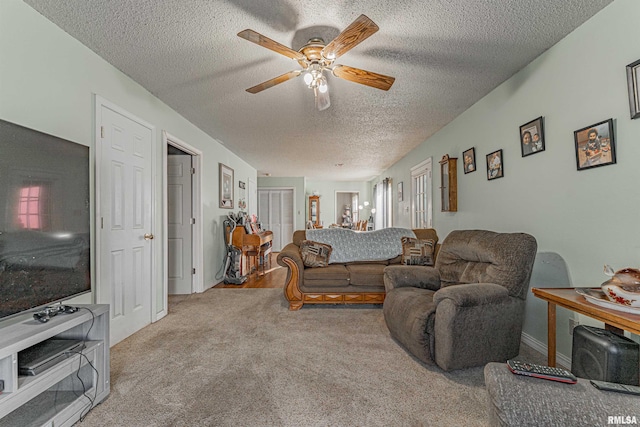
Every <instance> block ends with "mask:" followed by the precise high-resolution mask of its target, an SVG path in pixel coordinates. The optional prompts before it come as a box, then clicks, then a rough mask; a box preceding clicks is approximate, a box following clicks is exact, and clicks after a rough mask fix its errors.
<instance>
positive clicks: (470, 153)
mask: <svg viewBox="0 0 640 427" xmlns="http://www.w3.org/2000/svg"><path fill="white" fill-rule="evenodd" d="M462 160H463V161H464V173H465V174H467V173H470V172H475V171H476V148H475V147H471V148H469V149H468V150H465V151H463V152H462Z"/></svg>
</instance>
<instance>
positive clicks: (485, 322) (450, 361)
mask: <svg viewBox="0 0 640 427" xmlns="http://www.w3.org/2000/svg"><path fill="white" fill-rule="evenodd" d="M536 249H537V243H536V240H535V238H534V237H533V236H531V235H529V234H525V233H495V232H492V231H486V230H458V231H452V232H451V233H450V234H449V235H448V236H447V238H446V239H445V240H444V242H443V243H442V246H441V247H440V250H439V252H438V257H437V259H436V263H435V266H433V267H425V266H414V265H393V266H388V267H386V268H385V271H384V284H385V289H386V293H387V295H386V298H385V301H384V306H383V311H384V318H385V321H386V323H387V326H388V328H389V332H390V334H391V336H392V337H393V338H394V339H395V340H396V341H398V342H399V343H400V344H401V345H402V346H403V347H404V348H405V349H406V350H407V351H409V353H411V354H412V355H414V356H415V357H417V358H418V359H420V360H421V361H423V362H425V363H427V364H433V363H434V362H435V363H436V364H437V365H438V366H439V367H440V368H442V369H444V370H445V371H450V370H454V369H462V368H468V367H472V366H481V365H484V364H486V363H488V362H498V361H506V360H507V359H509V358H511V357H515V356H516V355H517V354H518V352H519V349H520V335H521V333H522V322H523V319H524V308H525V299H526V297H527V294H528V289H529V280H530V278H531V270H532V268H533V262H534V259H535V256H536Z"/></svg>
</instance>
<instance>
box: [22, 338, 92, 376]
mask: <svg viewBox="0 0 640 427" xmlns="http://www.w3.org/2000/svg"><path fill="white" fill-rule="evenodd" d="M83 348H84V343H83V342H82V341H80V340H65V339H55V338H52V339H48V340H46V341H42V342H41V343H38V344H36V345H34V346H32V347H29V348H26V349H24V350H22V351H21V352H19V353H18V373H19V374H20V375H29V376H31V375H38V374H39V373H41V372H43V371H45V370H47V369H49V368H50V367H51V366H53V365H55V364H56V363H58V362H60V361H62V360H63V359H66V358H67V357H69V356H71V355H73V353H74V352H78V351H80V350H82V349H83Z"/></svg>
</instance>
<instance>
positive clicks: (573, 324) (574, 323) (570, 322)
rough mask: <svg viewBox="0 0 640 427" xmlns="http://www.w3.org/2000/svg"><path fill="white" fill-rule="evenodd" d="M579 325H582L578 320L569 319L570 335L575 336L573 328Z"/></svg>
mask: <svg viewBox="0 0 640 427" xmlns="http://www.w3.org/2000/svg"><path fill="white" fill-rule="evenodd" d="M579 324H580V323H579V322H578V321H577V320H576V319H574V318H569V335H573V328H575V327H576V326H578V325H579Z"/></svg>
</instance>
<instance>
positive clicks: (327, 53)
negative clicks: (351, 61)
mask: <svg viewBox="0 0 640 427" xmlns="http://www.w3.org/2000/svg"><path fill="white" fill-rule="evenodd" d="M378 29H379V28H378V26H377V25H376V23H375V22H373V21H372V20H371V19H369V18H368V17H367V16H365V15H360V16H359V17H358V18H357V19H356V20H355V21H353V22H352V23H351V25H349V26H348V27H347V28H345V30H344V31H343V32H341V33H340V34H338V36H337V37H336V38H335V39H333V40H332V41H331V42H330V43H329V44H328V45H326V46H325V47H324V49H322V56H323V57H325V58H327V59H336V58H338V57H339V56H341V55H343V54H345V53H346V52H347V51H349V50H351V49H353V48H354V47H356V46H357V45H358V44H359V43H360V42H362V41H363V40H365V39H366V38H368V37H369V36H371V35H372V34H374V33H375V32H376V31H378Z"/></svg>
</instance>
